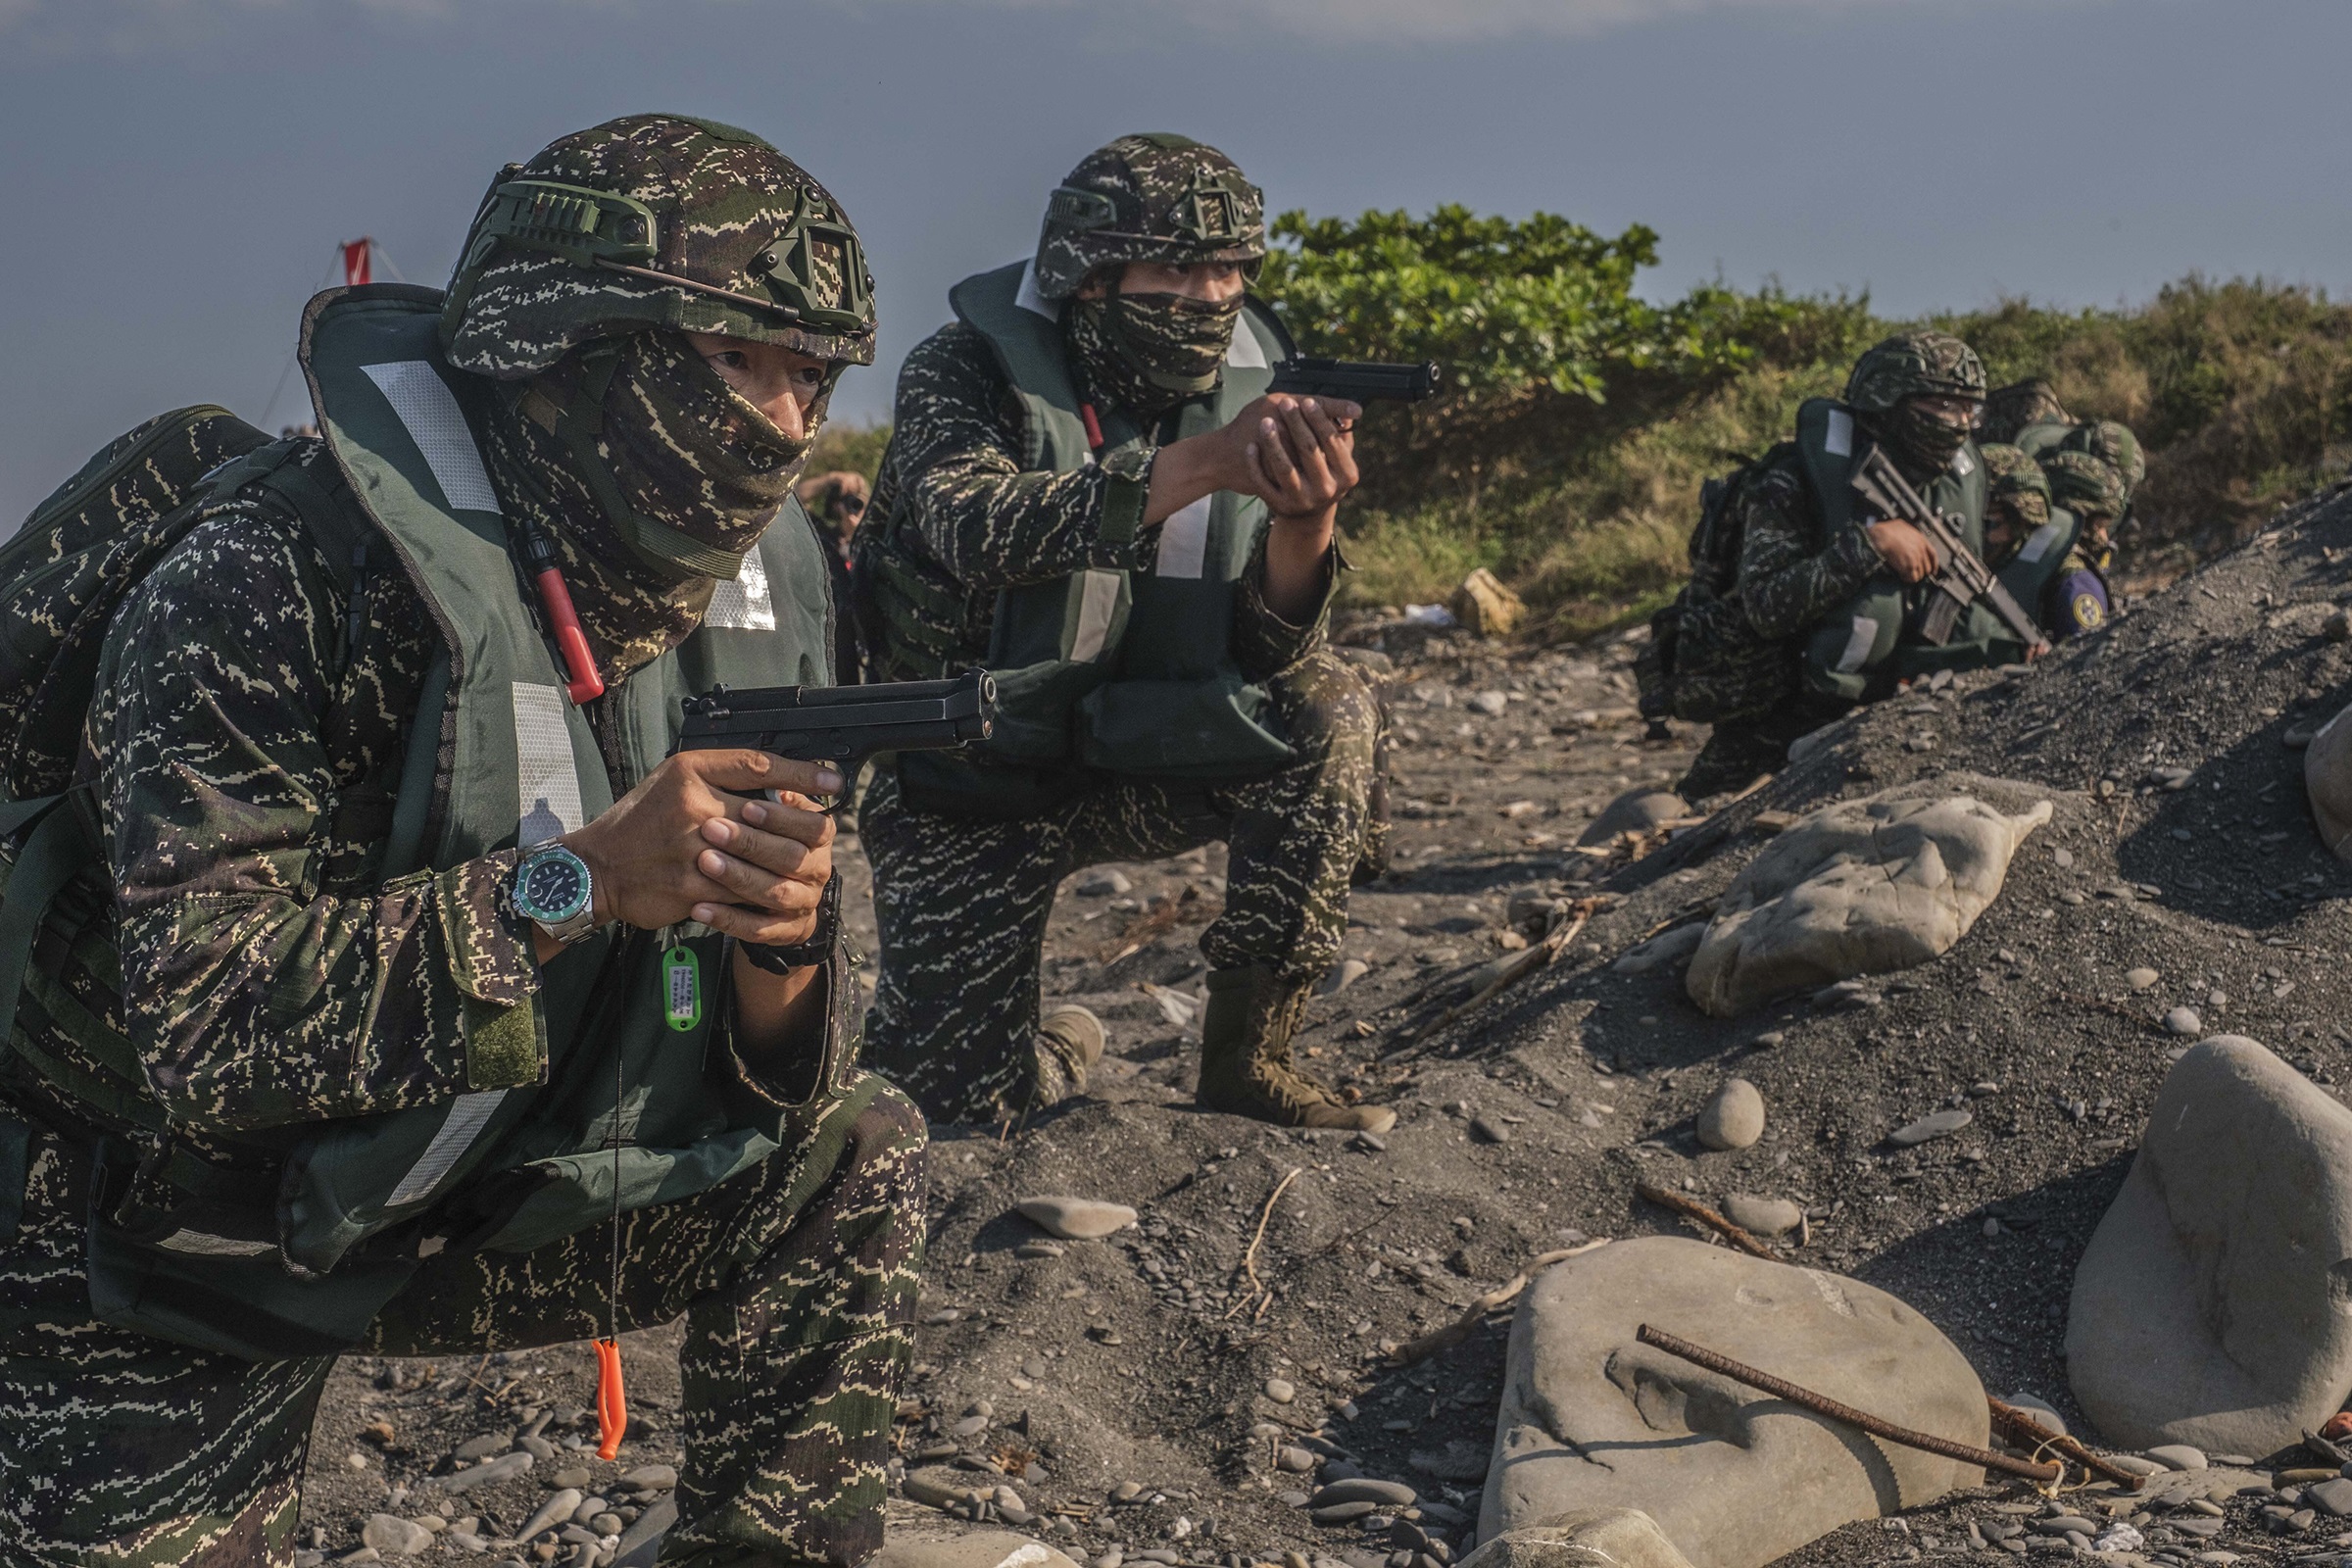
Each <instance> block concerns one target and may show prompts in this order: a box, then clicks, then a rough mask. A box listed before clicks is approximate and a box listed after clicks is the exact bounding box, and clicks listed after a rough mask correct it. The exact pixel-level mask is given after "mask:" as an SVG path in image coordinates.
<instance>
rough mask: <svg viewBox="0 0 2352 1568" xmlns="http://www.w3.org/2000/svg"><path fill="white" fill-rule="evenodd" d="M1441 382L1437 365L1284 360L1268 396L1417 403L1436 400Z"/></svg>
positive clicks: (1351, 401)
mask: <svg viewBox="0 0 2352 1568" xmlns="http://www.w3.org/2000/svg"><path fill="white" fill-rule="evenodd" d="M1444 380H1445V375H1444V372H1442V371H1441V370H1439V368H1438V362H1437V361H1435V360H1423V361H1422V362H1421V363H1420V364H1419V365H1384V364H1382V363H1381V362H1379V361H1377V360H1313V359H1306V358H1303V357H1302V358H1299V359H1295V360H1285V361H1283V362H1282V363H1281V364H1280V365H1277V366H1275V367H1274V384H1273V385H1272V386H1270V387H1268V388H1266V390H1267V391H1269V392H1296V393H1298V394H1299V396H1301V397H1310V398H1346V399H1347V400H1348V402H1350V403H1419V402H1420V401H1421V400H1422V399H1424V398H1430V397H1435V396H1437V392H1438V387H1439V386H1440V385H1441V384H1442V383H1443V381H1444Z"/></svg>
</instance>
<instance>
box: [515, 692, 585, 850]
mask: <svg viewBox="0 0 2352 1568" xmlns="http://www.w3.org/2000/svg"><path fill="white" fill-rule="evenodd" d="M564 706H565V698H564V692H563V690H562V688H560V687H555V686H542V685H539V684H537V683H536V682H533V681H525V680H518V681H516V682H515V760H516V761H517V762H518V763H520V764H521V771H520V784H521V787H520V789H518V790H517V791H516V792H515V799H516V800H517V801H518V802H519V803H520V804H521V807H522V819H521V820H520V821H519V822H518V823H516V824H515V847H516V848H517V849H524V850H527V849H529V848H530V847H531V846H532V845H534V844H545V843H546V842H547V841H548V840H549V839H553V838H561V837H562V836H563V835H564V834H566V833H576V832H578V831H579V830H580V829H581V828H582V827H584V826H586V825H587V814H588V813H587V812H586V811H585V810H583V809H581V806H580V775H579V773H578V772H577V771H576V770H575V769H574V767H573V765H572V760H571V732H570V730H569V729H568V728H566V727H565V725H564Z"/></svg>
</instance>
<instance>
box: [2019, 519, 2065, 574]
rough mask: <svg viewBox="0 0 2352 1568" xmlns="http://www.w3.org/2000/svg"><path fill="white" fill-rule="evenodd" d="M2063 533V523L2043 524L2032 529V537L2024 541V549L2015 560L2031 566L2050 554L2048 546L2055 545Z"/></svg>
mask: <svg viewBox="0 0 2352 1568" xmlns="http://www.w3.org/2000/svg"><path fill="white" fill-rule="evenodd" d="M2065 531H2066V525H2065V524H2064V523H2060V522H2045V523H2043V524H2042V525H2041V526H2040V527H2038V528H2036V529H2034V532H2033V535H2032V536H2031V537H2030V538H2028V539H2027V540H2026V544H2025V548H2024V549H2022V550H2020V551H2019V552H2018V553H2017V559H2018V560H2020V561H2022V562H2024V563H2025V564H2027V565H2029V566H2031V565H2033V564H2034V563H2035V562H2038V561H2039V560H2041V558H2042V557H2044V556H2046V555H2048V554H2049V553H2050V546H2052V545H2054V544H2056V543H2057V542H2058V536H2059V535H2060V534H2062V533H2064V532H2065Z"/></svg>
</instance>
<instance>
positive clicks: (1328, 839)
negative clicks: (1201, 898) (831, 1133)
mask: <svg viewBox="0 0 2352 1568" xmlns="http://www.w3.org/2000/svg"><path fill="white" fill-rule="evenodd" d="M1266 689H1267V692H1268V695H1269V696H1270V697H1271V698H1272V700H1273V704H1274V709H1275V711H1276V712H1277V713H1278V714H1279V716H1280V718H1281V722H1282V725H1283V734H1284V735H1285V736H1286V737H1287V738H1288V739H1289V741H1290V743H1291V747H1292V750H1293V751H1294V752H1296V753H1297V754H1298V755H1297V759H1296V760H1294V761H1292V762H1290V763H1289V764H1288V765H1286V766H1284V767H1283V768H1282V769H1281V770H1280V771H1278V772H1275V773H1273V774H1270V775H1268V776H1266V777H1263V778H1258V779H1252V780H1250V782H1248V783H1243V784H1232V785H1221V786H1216V787H1205V786H1184V785H1176V784H1155V783H1152V782H1149V781H1144V780H1136V779H1124V780H1122V779H1112V778H1107V777H1106V778H1105V779H1104V780H1103V782H1102V783H1101V784H1100V785H1099V786H1098V787H1096V788H1095V789H1093V790H1091V791H1089V792H1088V793H1086V794H1084V795H1082V796H1080V797H1079V798H1078V799H1076V800H1075V801H1071V802H1068V803H1066V804H1064V805H1061V806H1058V807H1056V808H1054V809H1052V810H1051V811H1049V812H1046V813H1044V814H1041V815H1038V816H1032V817H1024V818H1020V819H1017V820H1013V821H998V820H986V819H975V818H971V817H964V816H957V815H951V814H947V813H941V812H931V811H918V810H915V809H911V808H909V807H908V806H907V804H906V802H905V801H904V800H903V799H902V798H901V796H900V792H899V785H898V779H897V776H896V775H895V774H894V773H892V772H891V771H889V770H888V769H882V770H878V771H877V772H876V773H875V775H874V780H873V783H872V784H871V785H869V786H868V787H867V790H866V794H865V799H864V803H863V806H862V809H861V811H860V814H859V817H858V825H859V828H860V830H861V832H862V834H863V842H864V846H865V853H866V857H867V858H868V859H869V860H870V861H871V862H872V864H873V869H874V914H875V919H876V922H877V923H878V924H879V926H880V928H881V938H882V955H881V958H882V962H881V976H880V980H879V983H878V985H877V987H876V990H875V993H874V1004H873V1006H872V1008H871V1009H870V1010H869V1011H868V1012H867V1013H866V1020H865V1032H866V1058H867V1060H869V1061H870V1062H871V1063H872V1064H873V1066H874V1068H875V1070H876V1071H878V1072H882V1073H884V1074H887V1075H888V1076H889V1078H890V1079H891V1081H892V1082H894V1083H896V1084H898V1085H900V1086H901V1087H902V1088H904V1089H905V1090H906V1091H907V1093H908V1094H910V1095H912V1096H913V1097H914V1099H915V1103H917V1104H919V1105H921V1106H922V1107H923V1110H924V1112H925V1114H927V1115H929V1116H930V1117H931V1118H932V1119H933V1120H935V1121H985V1120H989V1119H993V1118H994V1117H996V1116H998V1115H1001V1114H1006V1113H1010V1114H1019V1113H1020V1112H1022V1111H1023V1110H1025V1109H1027V1108H1028V1107H1029V1105H1030V1104H1031V1103H1032V1101H1033V1098H1034V1097H1035V1096H1036V1095H1037V1090H1038V1085H1037V1071H1038V1057H1037V1024H1038V965H1039V961H1040V958H1041V956H1042V954H1043V949H1044V944H1045V935H1046V922H1047V919H1048V917H1049V916H1051V915H1052V914H1053V912H1054V889H1055V887H1056V886H1057V885H1058V884H1059V883H1060V881H1061V879H1062V878H1063V877H1065V876H1067V875H1069V874H1070V873H1071V872H1072V871H1076V870H1079V869H1081V868H1083V867H1085V866H1089V865H1096V864H1100V863H1101V862H1103V861H1105V860H1150V859H1157V858H1161V857H1163V856H1169V855H1176V854H1180V853H1182V852H1183V851H1185V850H1188V849H1192V848H1194V847H1196V846H1199V845H1202V844H1207V843H1212V842H1215V841H1218V840H1222V841H1223V842H1224V843H1225V844H1226V846H1227V847H1228V850H1229V852H1230V854H1229V859H1228V864H1227V866H1226V885H1225V907H1224V910H1223V912H1222V913H1220V914H1219V915H1218V916H1217V917H1216V918H1215V919H1214V920H1212V921H1211V922H1210V923H1209V925H1208V926H1207V928H1206V929H1205V930H1203V931H1202V932H1201V956H1204V957H1205V958H1207V960H1208V965H1209V967H1210V968H1211V969H1240V968H1246V967H1249V966H1250V965H1252V964H1264V965H1267V966H1268V967H1271V968H1273V969H1274V970H1275V971H1277V973H1279V974H1280V975H1282V976H1283V977H1284V978H1285V979H1290V980H1302V979H1311V978H1313V977H1316V976H1319V975H1321V974H1322V973H1323V971H1324V970H1326V969H1328V968H1330V967H1331V964H1332V961H1333V960H1334V959H1335V958H1337V957H1338V956H1339V952H1340V940H1341V938H1342V937H1343V936H1344V935H1345V934H1346V931H1347V925H1348V886H1349V882H1350V879H1351V878H1352V877H1353V876H1354V874H1355V872H1356V869H1357V867H1358V865H1359V863H1361V862H1362V861H1363V860H1364V859H1365V858H1366V857H1367V855H1372V856H1377V855H1378V854H1379V853H1380V847H1379V846H1377V845H1375V844H1373V843H1371V842H1370V839H1371V837H1372V834H1371V832H1370V817H1371V812H1370V809H1369V803H1370V800H1371V796H1372V793H1373V787H1374V758H1375V755H1376V752H1377V750H1378V747H1379V744H1380V730H1381V720H1380V711H1379V707H1378V704H1377V702H1376V701H1375V699H1374V697H1373V695H1372V690H1371V688H1370V687H1369V686H1367V685H1366V684H1365V682H1364V679H1363V677H1362V676H1360V675H1359V674H1357V673H1356V671H1355V669H1354V668H1353V666H1351V665H1349V664H1348V663H1347V662H1345V661H1343V660H1341V659H1340V658H1338V657H1337V656H1336V655H1334V654H1332V653H1331V652H1329V651H1328V650H1321V651H1318V652H1316V653H1314V654H1311V655H1309V656H1308V657H1307V658H1305V659H1302V660H1300V661H1299V662H1298V663H1296V664H1294V665H1292V666H1291V667H1290V668H1289V669H1287V670H1285V671H1283V672H1282V673H1281V674H1280V675H1278V676H1276V677H1275V678H1274V679H1273V680H1271V681H1269V682H1267V683H1266Z"/></svg>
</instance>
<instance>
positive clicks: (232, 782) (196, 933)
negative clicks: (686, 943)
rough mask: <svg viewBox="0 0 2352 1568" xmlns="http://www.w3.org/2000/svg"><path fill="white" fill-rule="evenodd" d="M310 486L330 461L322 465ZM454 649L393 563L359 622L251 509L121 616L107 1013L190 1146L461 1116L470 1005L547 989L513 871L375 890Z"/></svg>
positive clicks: (104, 800)
mask: <svg viewBox="0 0 2352 1568" xmlns="http://www.w3.org/2000/svg"><path fill="white" fill-rule="evenodd" d="M298 461H301V462H305V463H324V464H331V463H332V461H333V460H332V459H331V458H330V457H328V456H327V454H326V452H325V449H324V447H323V446H322V445H320V444H319V443H318V442H315V441H314V442H311V443H309V444H308V450H307V451H306V452H305V453H304V454H303V455H302V457H301V458H300V459H299V460H298ZM355 600H356V604H355V603H354V601H355ZM354 617H356V619H355V618H354ZM437 637H438V634H437V633H436V631H435V630H434V628H433V626H432V623H431V621H430V620H429V618H428V617H427V615H426V613H425V611H424V608H423V605H422V604H421V602H420V601H419V600H418V598H417V594H416V592H415V590H414V589H413V588H412V587H411V586H410V584H409V582H408V579H407V578H406V576H405V575H404V574H402V572H401V571H400V570H399V568H398V567H397V566H395V565H394V564H392V563H391V562H390V561H389V560H387V559H385V553H383V552H379V553H378V554H377V556H376V559H375V564H373V565H371V566H370V567H369V569H368V571H367V572H366V573H365V575H364V576H363V577H362V579H361V586H360V589H359V591H358V592H357V593H356V594H354V595H352V596H349V597H347V596H346V595H345V594H344V593H343V592H342V590H341V589H340V588H339V587H338V586H337V585H336V581H335V578H334V577H333V575H332V574H331V573H330V572H329V571H328V569H327V564H326V562H325V560H324V558H323V556H322V554H321V553H320V551H319V547H318V545H317V544H316V543H315V542H314V541H313V539H312V537H311V535H310V534H309V533H308V532H307V531H306V530H305V529H304V528H303V527H302V526H301V525H300V524H299V523H296V522H294V521H292V520H290V519H287V518H285V517H283V516H281V515H278V514H276V513H275V512H272V511H269V510H265V509H263V508H261V507H259V506H256V505H254V504H252V503H249V502H242V501H231V502H228V503H226V504H224V505H221V506H220V507H219V508H217V509H216V510H215V511H214V513H213V514H212V515H209V516H207V517H206V518H205V519H204V520H202V521H201V522H199V523H198V524H197V525H196V526H195V528H194V529H193V530H192V531H191V532H190V533H189V534H188V535H187V537H186V538H185V539H183V540H182V541H181V542H180V544H179V545H178V546H177V547H176V548H174V549H173V550H172V553H171V554H170V555H169V556H168V557H166V558H165V559H164V560H163V561H162V562H161V563H160V564H158V566H157V567H156V569H155V570H154V571H153V572H152V573H151V574H150V575H149V576H148V577H146V578H145V579H144V580H143V581H142V582H141V583H140V584H139V586H138V587H137V588H136V589H135V590H134V591H133V592H132V594H131V595H130V597H129V598H128V599H127V600H126V601H125V602H124V604H123V608H122V610H121V611H120V612H119V613H118V614H117V616H116V619H115V623H114V626H113V629H112V632H111V634H110V636H109V638H108V641H107V647H106V650H105V655H104V662H103V665H102V667H101V670H100V674H99V680H98V694H99V695H98V700H97V702H96V703H95V704H94V705H93V707H92V710H91V712H90V718H89V727H88V731H87V745H88V751H89V756H88V758H87V760H85V763H84V769H85V776H89V777H92V778H93V780H94V783H95V785H96V793H97V797H98V802H99V807H100V815H101V819H102V821H103V824H104V828H105V833H106V840H107V846H108V854H109V857H110V859H111V862H112V867H113V872H114V880H115V891H116V895H117V899H118V908H119V912H120V943H121V950H122V963H123V975H122V984H121V989H120V992H119V996H120V997H121V998H123V999H127V1000H126V1001H122V1002H117V1001H116V1000H115V999H114V998H113V997H93V998H91V999H90V1000H92V1001H95V1002H98V1003H99V1004H100V1005H104V1006H105V1007H106V1008H107V1011H108V1012H109V1013H112V1012H113V1011H114V1010H115V1008H116V1007H121V1008H122V1009H123V1012H124V1014H125V1016H123V1017H122V1018H121V1019H120V1020H119V1022H120V1023H121V1025H122V1027H123V1032H124V1033H125V1034H126V1035H128V1037H129V1038H130V1039H131V1041H132V1042H133V1043H134V1044H135V1046H136V1047H137V1049H138V1052H139V1055H140V1058H141V1061H142V1063H143V1065H144V1066H145V1068H146V1072H147V1076H148V1079H149V1082H150V1085H151V1086H152V1089H153V1091H154V1093H155V1094H156V1096H157V1097H158V1099H159V1101H160V1102H161V1103H162V1104H163V1106H164V1108H165V1109H166V1110H167V1112H168V1113H170V1114H171V1115H172V1118H173V1119H174V1120H175V1121H178V1122H182V1123H186V1124H189V1125H190V1126H191V1127H193V1128H194V1129H196V1130H197V1131H198V1132H199V1133H201V1131H202V1130H203V1129H205V1128H207V1127H211V1128H219V1129H223V1130H227V1129H239V1130H250V1129H258V1128H268V1127H275V1126H285V1125H289V1124H294V1123H303V1122H312V1121H317V1120H320V1119H323V1118H328V1117H340V1116H359V1115H367V1114H370V1113H374V1112H378V1111H389V1110H398V1109H402V1108H404V1107H408V1106H412V1105H417V1104H423V1103H430V1102H435V1101H447V1100H452V1099H455V1098H456V1097H457V1096H459V1095H461V1094H463V1093H465V1092H466V1088H467V1083H466V1048H465V1037H464V1034H463V1031H462V1030H461V1028H460V1025H459V1018H460V1006H461V993H462V991H463V992H467V993H470V994H471V995H473V996H475V997H478V998H481V999H483V1000H486V1001H492V1002H496V1003H501V1004H507V1005H511V1004H513V1003H515V1002H517V1001H520V1000H522V999H523V998H526V997H528V996H529V995H530V994H531V993H532V992H533V991H534V990H535V989H536V987H537V985H538V967H537V965H536V963H535V962H534V960H533V957H532V954H531V950H530V944H529V941H528V938H527V936H526V933H525V929H524V927H523V924H522V922H521V921H520V920H519V918H518V917H517V916H516V915H515V912H514V911H513V909H512V908H511V907H510V906H509V904H508V902H507V897H506V882H507V876H508V873H509V872H510V871H511V870H512V869H513V866H514V862H515V852H513V851H505V852H501V853H498V854H493V855H489V856H485V857H483V858H480V859H477V860H472V861H468V862H466V863H465V864H462V865H459V866H455V867H453V868H451V869H449V870H447V871H442V872H431V871H422V872H417V873H415V874H412V875H407V876H402V877H398V878H395V879H392V880H390V881H384V880H381V877H380V872H379V869H378V865H377V860H378V858H379V857H380V855H381V853H382V848H383V844H384V841H385V838H386V836H387V833H388V831H389V828H390V825H391V812H392V799H393V786H394V784H395V783H396V781H397V776H398V771H399V768H400V763H401V758H402V755H403V753H404V750H405V748H404V745H403V735H402V730H403V728H404V726H405V725H406V724H407V723H408V721H409V718H410V716H411V715H412V713H414V711H415V710H416V707H417V697H418V692H419V687H420V685H421V682H422V680H423V676H424V673H425V670H426V668H427V665H428V663H429V662H430V660H431V657H432V653H433V650H434V648H435V646H436V643H437ZM347 649H348V658H347V657H346V650H347ZM428 842H429V839H428Z"/></svg>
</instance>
